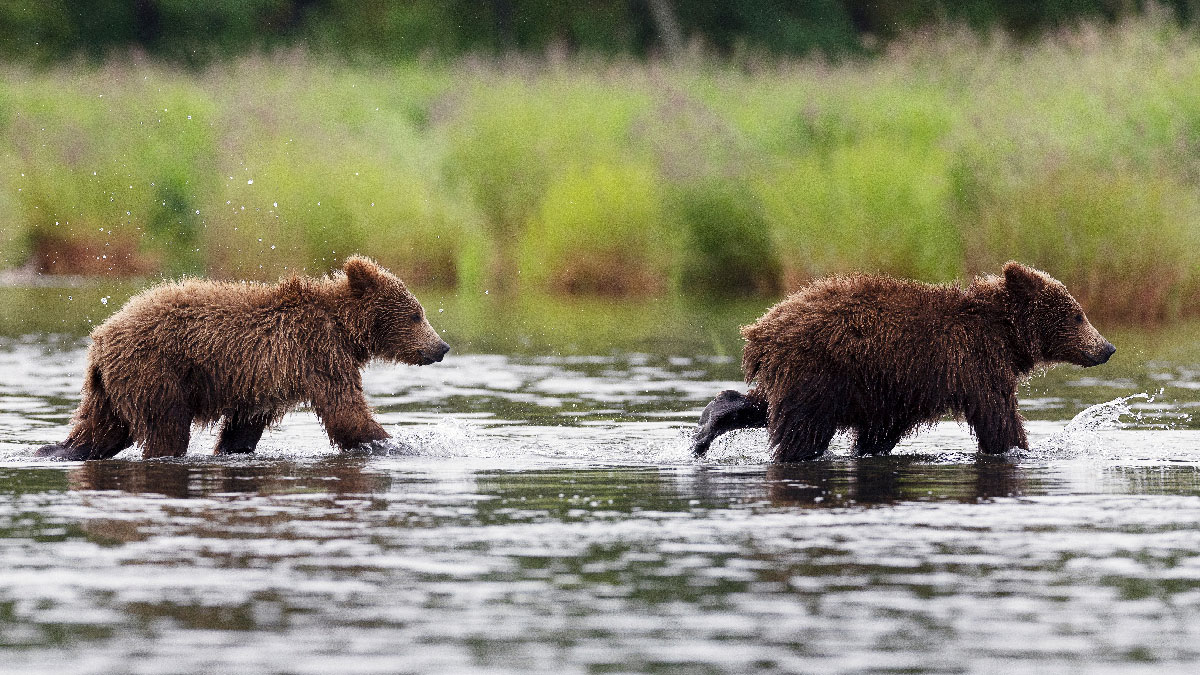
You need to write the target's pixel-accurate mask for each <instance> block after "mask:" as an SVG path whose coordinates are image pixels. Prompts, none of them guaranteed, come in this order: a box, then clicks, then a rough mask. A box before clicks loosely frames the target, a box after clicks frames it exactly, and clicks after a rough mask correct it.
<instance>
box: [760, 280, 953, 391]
mask: <svg viewBox="0 0 1200 675" xmlns="http://www.w3.org/2000/svg"><path fill="white" fill-rule="evenodd" d="M969 302H970V300H969V296H968V294H967V293H965V292H964V291H963V290H962V289H959V288H957V287H953V286H935V285H930V284H924V283H920V282H913V281H905V280H899V279H893V278H890V277H884V276H869V275H854V276H837V277H826V278H823V279H818V280H816V281H814V282H813V283H811V284H809V285H808V286H806V287H804V288H803V289H801V290H799V291H797V292H795V293H793V294H792V295H790V296H788V297H787V298H786V299H784V300H783V301H782V302H780V303H779V304H777V305H775V306H774V307H772V308H771V309H770V310H769V311H768V312H767V313H766V314H765V315H764V316H763V317H762V318H761V319H759V320H758V321H757V322H755V323H754V324H752V325H750V326H746V327H745V328H743V329H742V335H743V337H745V339H746V346H745V351H744V353H743V363H742V366H743V371H744V374H745V375H746V377H747V379H748V380H752V379H754V378H755V377H756V376H757V375H758V374H759V371H760V370H761V369H762V368H764V367H765V368H768V369H770V370H773V371H777V372H779V373H782V372H785V371H787V372H798V371H815V370H819V371H821V372H824V373H835V374H836V373H842V374H844V375H846V376H850V375H851V374H853V377H854V378H855V379H871V378H875V377H888V378H894V379H898V380H913V379H925V378H930V377H942V376H944V375H945V374H946V372H947V370H948V369H949V368H951V367H952V362H953V361H958V360H961V358H962V357H963V355H964V354H965V353H967V352H970V351H971V350H972V347H971V342H972V337H971V334H970V333H971V331H970V330H969V328H968V327H967V325H966V322H965V321H964V316H965V315H966V312H965V311H964V309H965V308H966V307H968V306H969Z"/></svg>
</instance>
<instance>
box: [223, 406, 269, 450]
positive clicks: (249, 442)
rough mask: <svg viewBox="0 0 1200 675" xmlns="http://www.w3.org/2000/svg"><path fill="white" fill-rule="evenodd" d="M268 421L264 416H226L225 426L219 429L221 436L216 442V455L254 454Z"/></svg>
mask: <svg viewBox="0 0 1200 675" xmlns="http://www.w3.org/2000/svg"><path fill="white" fill-rule="evenodd" d="M268 421H269V420H268V418H267V416H266V415H239V414H232V415H226V416H225V424H224V426H222V427H221V436H220V438H218V440H217V449H216V454H218V455H234V454H242V453H248V452H254V448H255V447H257V446H258V441H259V439H261V438H262V435H263V430H264V429H266V428H267V422H268Z"/></svg>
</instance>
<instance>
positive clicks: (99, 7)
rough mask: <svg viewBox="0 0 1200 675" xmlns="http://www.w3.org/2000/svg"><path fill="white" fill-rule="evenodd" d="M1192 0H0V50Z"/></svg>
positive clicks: (1066, 13)
mask: <svg viewBox="0 0 1200 675" xmlns="http://www.w3.org/2000/svg"><path fill="white" fill-rule="evenodd" d="M1156 9H1157V10H1158V11H1161V12H1163V13H1166V14H1168V15H1169V16H1170V17H1171V20H1173V21H1175V22H1177V23H1179V24H1181V25H1187V24H1192V23H1194V22H1196V21H1197V20H1200V16H1198V13H1197V4H1196V2H1195V0H1161V1H1160V2H1158V3H1151V2H1146V1H1145V0H1022V1H1021V2H1005V1H1004V0H885V1H882V2H862V1H861V0H793V1H792V2H781V1H780V0H739V2H727V1H722V0H592V1H591V2H586V3H562V2H549V1H547V0H369V1H366V2H355V1H352V0H221V1H219V2H217V1H211V0H210V1H209V2H195V1H194V0H39V1H37V2H34V1H32V0H0V58H6V59H20V60H31V61H35V62H43V63H44V62H52V61H56V60H60V59H63V58H67V57H71V56H76V55H82V56H85V57H89V58H93V59H100V58H104V57H108V56H110V55H112V54H113V53H125V52H127V51H129V50H137V51H140V52H143V53H146V54H149V55H151V56H153V57H156V58H161V59H167V60H170V61H173V62H176V63H184V64H189V65H192V66H197V65H203V64H206V63H210V62H211V61H213V60H215V59H220V58H229V57H233V56H241V55H246V54H249V53H253V52H262V51H273V50H277V49H280V48H288V47H295V46H301V47H304V48H307V49H312V50H314V51H317V52H320V53H326V54H338V55H343V56H348V57H352V58H368V59H379V60H388V61H395V60H403V59H411V58H413V57H418V56H420V57H426V58H431V57H435V58H436V57H443V58H444V57H447V56H456V55H461V54H464V53H476V54H501V53H511V52H524V53H529V52H536V53H541V52H545V51H547V50H557V51H562V50H567V51H572V52H585V53H590V54H606V55H613V54H629V55H637V56H646V55H654V54H664V53H675V52H679V51H681V50H683V49H687V48H688V47H689V46H692V47H699V48H701V49H706V50H709V51H715V52H717V53H722V54H736V53H739V52H747V51H752V52H767V53H774V54H787V55H803V54H807V53H809V52H811V51H820V52H822V53H824V54H826V55H829V56H839V55H853V54H863V53H871V52H877V51H879V50H880V49H882V48H883V46H884V45H886V44H887V43H888V42H890V41H891V40H893V39H895V38H896V37H897V36H900V35H904V34H907V33H910V32H912V31H914V30H919V29H922V28H925V27H928V26H930V25H950V24H952V25H965V26H969V27H971V28H973V29H975V30H976V31H979V32H981V33H987V32H990V31H994V30H1004V31H1006V32H1009V33H1011V34H1014V35H1018V36H1034V35H1037V34H1039V33H1041V32H1044V31H1047V30H1057V29H1061V28H1064V27H1072V26H1074V25H1076V24H1078V23H1079V22H1081V21H1089V22H1096V21H1106V22H1115V21H1118V20H1121V19H1124V18H1129V17H1131V16H1138V15H1141V14H1144V13H1146V12H1147V11H1155V10H1156Z"/></svg>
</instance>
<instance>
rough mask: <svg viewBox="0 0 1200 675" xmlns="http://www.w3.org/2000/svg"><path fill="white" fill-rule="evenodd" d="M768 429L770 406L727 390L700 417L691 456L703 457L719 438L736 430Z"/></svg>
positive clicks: (764, 402) (718, 395)
mask: <svg viewBox="0 0 1200 675" xmlns="http://www.w3.org/2000/svg"><path fill="white" fill-rule="evenodd" d="M765 426H767V402H766V401H762V400H759V399H755V398H750V397H749V396H745V395H743V394H741V393H739V392H736V391H734V390H732V389H727V390H725V391H723V392H721V393H720V394H717V397H716V398H715V399H713V401H712V403H709V404H708V407H706V408H705V409H704V412H702V413H700V422H699V425H698V426H697V427H696V433H695V435H694V436H693V440H692V453H693V454H695V455H696V456H697V457H703V456H704V453H706V452H708V446H710V445H712V442H713V441H714V440H716V438H717V436H720V435H721V434H723V433H726V432H728V431H733V430H734V429H751V428H759V427H765Z"/></svg>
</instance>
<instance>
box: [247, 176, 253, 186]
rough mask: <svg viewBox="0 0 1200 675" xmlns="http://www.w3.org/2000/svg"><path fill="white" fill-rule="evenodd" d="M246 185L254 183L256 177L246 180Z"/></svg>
mask: <svg viewBox="0 0 1200 675" xmlns="http://www.w3.org/2000/svg"><path fill="white" fill-rule="evenodd" d="M246 185H254V179H253V178H251V179H250V180H248V181H246Z"/></svg>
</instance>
